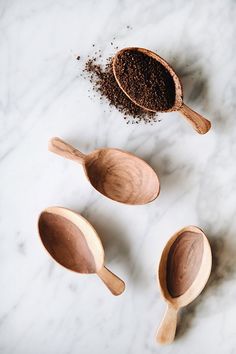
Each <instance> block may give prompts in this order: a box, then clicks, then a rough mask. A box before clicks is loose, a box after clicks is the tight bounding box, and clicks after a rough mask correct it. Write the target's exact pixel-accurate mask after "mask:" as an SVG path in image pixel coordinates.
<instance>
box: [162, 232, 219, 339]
mask: <svg viewBox="0 0 236 354" xmlns="http://www.w3.org/2000/svg"><path fill="white" fill-rule="evenodd" d="M211 264H212V256H211V248H210V245H209V242H208V240H207V238H206V236H205V235H204V233H203V232H202V230H200V229H199V228H198V227H196V226H188V227H185V228H183V229H182V230H180V231H178V232H177V233H175V234H174V236H172V237H171V239H170V240H169V241H168V242H167V244H166V246H165V248H164V250H163V253H162V256H161V259H160V263H159V269H158V273H157V280H158V283H159V287H160V291H161V294H162V296H163V298H164V299H165V301H166V302H167V310H166V313H165V315H164V318H163V320H162V322H161V325H160V327H159V329H158V331H157V341H158V342H159V343H161V344H168V343H171V342H172V341H173V340H174V337H175V331H176V325H177V313H178V310H179V309H180V308H181V307H184V306H186V305H188V304H189V303H190V302H192V301H193V300H194V299H195V298H196V297H197V296H198V295H199V294H200V292H201V291H202V290H203V288H204V286H205V284H206V282H207V280H208V278H209V275H210V272H211Z"/></svg>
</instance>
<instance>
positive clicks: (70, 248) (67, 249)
mask: <svg viewBox="0 0 236 354" xmlns="http://www.w3.org/2000/svg"><path fill="white" fill-rule="evenodd" d="M38 230H39V235H40V238H41V240H42V242H43V245H44V247H45V248H46V250H47V251H48V252H49V254H50V255H51V256H52V257H53V258H54V260H55V261H57V262H58V263H59V264H61V265H62V266H64V267H65V268H67V269H70V270H73V271H74V272H78V273H86V274H91V273H97V275H98V276H99V278H100V279H101V280H102V281H103V282H104V283H105V285H106V286H107V287H108V289H109V290H110V291H111V292H112V294H113V295H120V294H122V293H123V291H124V290H125V283H124V282H123V280H121V279H120V278H118V277H117V276H116V275H115V274H113V273H112V272H111V271H110V270H108V269H107V268H106V267H105V266H104V249H103V247H102V243H101V240H100V238H99V236H98V234H97V233H96V231H95V229H94V228H93V227H92V225H90V223H89V222H88V221H87V220H86V219H85V218H83V217H82V216H81V215H79V214H77V213H75V212H73V211H72V210H69V209H66V208H62V207H49V208H47V209H45V210H44V211H43V212H42V213H41V214H40V216H39V220H38Z"/></svg>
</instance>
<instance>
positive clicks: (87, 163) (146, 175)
mask: <svg viewBox="0 0 236 354" xmlns="http://www.w3.org/2000/svg"><path fill="white" fill-rule="evenodd" d="M49 150H50V151H52V152H54V153H56V154H58V155H61V156H63V157H65V158H67V159H70V160H73V161H76V162H78V163H80V164H81V165H82V166H83V168H84V172H85V174H86V176H87V178H88V180H89V181H90V183H91V184H92V186H93V187H94V188H95V189H96V190H97V191H98V192H100V193H102V194H103V195H105V196H106V197H108V198H110V199H113V200H116V201H117V202H121V203H125V204H146V203H149V202H151V201H152V200H154V199H155V198H157V196H158V194H159V191H160V183H159V179H158V177H157V175H156V173H155V172H154V170H153V169H152V168H151V166H149V165H148V164H147V163H146V162H145V161H143V160H142V159H140V158H138V157H137V156H135V155H133V154H131V153H128V152H125V151H122V150H119V149H108V148H103V149H97V150H94V151H93V152H91V153H90V154H88V155H84V154H83V153H82V152H80V151H79V150H77V149H75V148H74V147H73V146H71V145H69V144H67V143H66V142H64V141H63V140H61V139H59V138H53V139H51V140H50V142H49Z"/></svg>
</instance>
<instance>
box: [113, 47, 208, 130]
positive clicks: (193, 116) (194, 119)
mask: <svg viewBox="0 0 236 354" xmlns="http://www.w3.org/2000/svg"><path fill="white" fill-rule="evenodd" d="M126 51H138V52H142V53H143V54H145V55H147V56H149V57H151V58H153V59H155V60H157V61H158V62H159V63H161V64H162V65H163V66H164V68H165V69H167V70H168V72H169V73H170V75H171V76H172V78H173V81H174V84H175V103H174V105H173V106H172V107H171V108H170V109H167V110H163V111H161V112H172V111H178V112H180V113H181V114H182V116H183V117H184V118H185V119H186V120H187V121H188V122H189V123H190V124H191V125H192V127H193V128H194V129H195V130H196V131H197V132H198V133H199V134H205V133H207V132H208V130H209V129H210V128H211V122H210V121H209V120H207V119H206V118H204V117H203V116H201V115H200V114H199V113H197V112H195V111H193V110H192V109H191V108H189V107H188V106H187V105H186V104H184V102H183V88H182V84H181V81H180V79H179V77H178V76H177V74H176V73H175V71H174V70H173V68H172V67H171V66H170V65H169V64H168V63H167V62H166V61H165V60H164V59H163V58H161V57H160V56H159V55H157V54H156V53H154V52H152V51H151V50H148V49H145V48H136V47H129V48H124V49H121V50H120V51H118V52H117V53H116V55H115V56H114V58H113V72H114V76H115V79H116V81H117V83H118V85H119V86H120V88H121V89H122V91H123V92H124V93H125V94H126V95H127V96H128V97H129V99H130V100H131V101H133V102H134V103H135V104H136V105H138V106H140V107H142V108H143V109H146V110H148V111H152V112H155V111H156V110H155V109H153V107H151V106H146V107H144V106H143V105H142V104H140V102H139V101H138V100H137V99H135V98H134V97H132V96H131V94H130V93H127V92H126V90H125V88H124V87H123V86H122V84H121V82H120V80H119V77H118V75H117V70H116V67H117V63H118V60H119V58H120V57H121V56H122V55H123V54H124V53H125V52H126ZM127 65H128V64H127ZM130 80H135V77H134V78H131V79H130Z"/></svg>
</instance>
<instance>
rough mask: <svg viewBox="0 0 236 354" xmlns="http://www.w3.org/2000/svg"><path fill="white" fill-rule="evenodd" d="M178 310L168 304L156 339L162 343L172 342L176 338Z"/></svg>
mask: <svg viewBox="0 0 236 354" xmlns="http://www.w3.org/2000/svg"><path fill="white" fill-rule="evenodd" d="M177 314H178V310H177V309H175V308H173V307H172V306H170V305H168V307H167V309H166V312H165V314H164V317H163V320H162V322H161V324H160V327H159V328H158V330H157V335H156V339H157V342H158V343H160V344H170V343H172V342H173V340H174V338H175V332H176V327H177Z"/></svg>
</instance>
